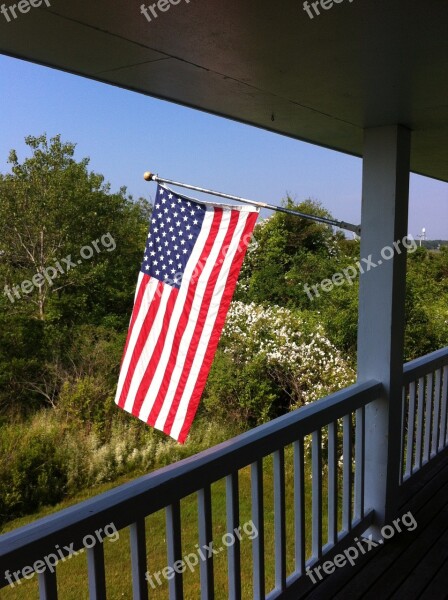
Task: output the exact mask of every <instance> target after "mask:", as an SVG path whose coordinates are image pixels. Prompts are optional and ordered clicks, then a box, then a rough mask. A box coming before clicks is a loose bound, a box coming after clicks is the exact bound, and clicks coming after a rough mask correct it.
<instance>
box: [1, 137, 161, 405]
mask: <svg viewBox="0 0 448 600" xmlns="http://www.w3.org/2000/svg"><path fill="white" fill-rule="evenodd" d="M25 141H26V144H27V146H28V147H29V149H30V150H31V156H30V157H28V158H25V159H24V160H23V161H20V160H19V158H18V156H17V153H16V151H15V150H12V151H11V152H10V155H9V163H10V164H11V173H8V174H5V175H0V286H1V290H2V292H3V293H2V295H1V296H0V308H1V315H0V324H1V328H0V347H1V348H2V351H0V352H1V353H0V405H3V406H5V405H6V406H11V405H15V406H22V407H23V406H25V405H27V406H28V405H29V406H31V407H33V406H34V405H35V402H36V401H39V399H40V401H41V400H42V399H45V402H47V403H50V404H53V403H54V402H55V400H56V398H57V396H58V393H59V390H60V387H61V385H62V383H63V380H64V379H65V378H66V377H67V374H69V373H70V372H71V370H72V369H73V364H72V363H73V360H72V358H71V355H70V346H71V340H72V339H73V338H74V337H75V331H76V328H79V327H82V326H85V325H88V326H90V327H91V328H99V330H100V331H102V329H101V328H102V327H103V328H104V327H106V328H113V329H115V330H117V331H121V330H123V329H125V327H126V326H127V323H128V322H129V317H130V312H131V309H132V300H133V295H134V290H135V284H136V280H137V274H138V270H139V265H140V262H141V258H142V249H143V247H144V240H145V237H146V233H147V228H148V221H149V216H150V211H151V207H150V205H149V203H148V202H146V201H145V200H143V199H140V200H139V201H137V202H134V201H133V199H132V197H130V196H127V194H126V188H124V187H123V188H121V189H120V190H119V192H118V193H111V190H110V185H109V184H107V183H105V181H104V177H103V176H102V175H99V174H97V173H93V172H91V171H89V170H88V164H89V159H87V158H84V159H81V160H79V161H77V160H76V159H75V144H72V143H69V142H63V141H62V140H61V137H60V136H59V135H57V136H55V137H54V138H51V139H50V140H48V139H47V137H46V136H45V135H42V136H39V137H32V136H30V137H27V138H26V139H25ZM92 336H93V337H94V334H93V332H92ZM118 361H119V359H117V363H118Z"/></svg>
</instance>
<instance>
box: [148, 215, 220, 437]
mask: <svg viewBox="0 0 448 600" xmlns="http://www.w3.org/2000/svg"><path fill="white" fill-rule="evenodd" d="M230 217H231V214H230V211H225V212H223V215H222V219H221V223H220V225H219V230H218V234H217V236H216V238H215V240H214V242H213V246H212V249H211V252H210V255H209V257H208V259H207V262H206V264H205V266H204V270H203V271H202V273H201V275H200V277H199V280H198V285H197V287H196V291H195V295H194V298H193V302H192V305H191V311H190V316H189V319H188V322H187V326H186V328H185V331H184V332H183V334H182V340H181V342H180V350H179V353H178V355H177V359H176V364H175V366H174V369H173V374H172V376H171V379H170V384H169V387H168V390H167V393H166V396H165V399H164V401H163V405H162V407H161V410H160V412H159V415H158V417H157V421H156V424H155V427H156V428H157V429H163V427H164V425H165V421H166V419H167V417H168V413H169V411H170V409H171V405H172V403H173V400H174V395H175V392H176V389H177V386H178V384H179V380H180V378H181V375H182V373H183V369H184V365H185V361H186V359H187V356H188V354H189V348H190V344H191V340H192V338H193V335H194V332H195V330H196V324H197V320H198V317H199V314H200V312H201V306H202V302H203V299H204V295H205V292H206V291H207V285H208V281H209V279H210V275H211V273H212V271H213V268H214V267H215V265H216V261H217V259H218V258H219V254H220V252H221V251H222V245H223V243H224V240H225V237H226V234H227V230H228V228H229V225H230Z"/></svg>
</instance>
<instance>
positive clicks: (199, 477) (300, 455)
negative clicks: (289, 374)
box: [0, 382, 382, 600]
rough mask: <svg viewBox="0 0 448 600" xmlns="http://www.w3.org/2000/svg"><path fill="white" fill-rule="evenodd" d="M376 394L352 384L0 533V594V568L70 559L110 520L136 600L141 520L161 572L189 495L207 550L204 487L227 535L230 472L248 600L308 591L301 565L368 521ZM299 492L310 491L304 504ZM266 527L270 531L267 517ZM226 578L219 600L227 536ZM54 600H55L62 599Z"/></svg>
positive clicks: (235, 579) (144, 590)
mask: <svg viewBox="0 0 448 600" xmlns="http://www.w3.org/2000/svg"><path fill="white" fill-rule="evenodd" d="M381 391H382V386H381V384H379V383H377V382H369V383H365V384H358V385H354V386H352V387H350V388H347V389H345V390H342V391H340V392H337V393H335V394H332V395H331V396H328V397H327V398H324V399H322V400H319V401H317V402H314V403H312V404H310V405H308V406H305V407H303V408H301V409H299V410H296V411H294V412H292V413H290V414H287V415H284V416H282V417H280V418H278V419H275V420H274V421H271V422H270V423H267V424H265V425H262V426H260V427H257V428H255V429H253V430H251V431H248V432H247V433H244V434H243V435H240V436H238V437H237V438H235V439H233V440H230V441H228V442H225V443H223V444H220V445H219V446H216V447H214V448H212V449H210V450H207V451H205V452H202V453H200V454H198V455H196V456H194V457H191V458H188V459H185V460H183V461H180V462H178V463H176V464H173V465H170V466H168V467H166V468H163V469H160V470H158V471H156V472H154V473H152V474H150V475H147V476H144V477H142V478H140V479H137V480H136V481H134V482H132V483H128V484H125V485H123V486H120V487H117V488H115V489H113V490H111V491H109V492H107V493H105V494H101V495H99V496H97V497H95V498H93V499H91V500H88V501H86V502H83V503H81V504H79V505H76V506H74V507H72V508H68V509H66V510H63V511H61V512H59V513H57V514H55V515H52V516H49V517H46V518H44V519H40V520H39V521H36V522H34V523H32V524H30V525H28V526H25V527H22V528H20V529H17V530H15V531H13V532H11V533H8V534H6V535H3V536H2V537H1V538H0V578H1V579H0V586H1V587H4V586H6V585H7V583H8V582H7V581H6V579H5V576H4V573H5V572H6V571H9V572H21V571H22V569H23V567H24V566H25V565H33V564H34V563H35V562H36V561H39V560H42V558H43V557H44V556H46V555H48V554H50V553H52V552H53V551H54V548H55V545H58V546H59V547H60V548H63V547H64V546H67V547H68V546H70V547H71V548H72V549H74V550H79V549H80V548H81V547H82V540H83V538H85V536H89V535H91V534H92V533H93V532H94V531H95V530H98V529H99V528H104V527H106V526H107V525H108V524H110V523H111V522H113V523H114V525H115V527H116V528H117V529H118V530H120V529H124V528H129V531H130V545H131V548H130V549H131V565H129V569H130V570H132V585H133V598H134V600H147V598H148V584H147V581H146V580H145V573H146V572H147V570H149V571H151V564H148V558H147V553H146V531H147V529H146V528H147V525H146V523H145V518H146V517H147V516H148V515H151V514H153V513H155V512H156V511H159V510H165V513H166V552H167V565H169V566H171V567H172V566H173V565H174V564H175V563H176V561H181V560H182V556H183V545H182V512H181V505H180V502H181V500H182V499H183V498H186V497H187V496H189V495H190V494H196V496H197V510H198V539H197V543H198V544H200V545H201V546H204V545H209V544H210V543H211V542H212V540H213V531H214V518H213V514H212V488H211V486H212V484H213V483H215V482H217V481H218V480H220V479H224V480H225V485H226V515H227V516H226V520H227V523H226V528H227V531H228V532H233V531H234V530H235V528H238V526H240V525H241V523H240V514H239V506H240V489H239V473H240V472H241V470H242V469H245V468H246V467H249V468H250V478H251V486H250V487H251V513H252V521H253V525H254V526H255V527H256V530H257V532H258V535H257V537H255V538H254V539H253V540H252V561H251V570H252V572H251V574H250V575H249V574H248V573H247V572H245V573H244V577H245V578H246V577H251V578H252V586H253V591H254V598H258V599H264V598H270V599H271V600H272V599H274V598H282V597H286V596H287V595H288V597H289V595H290V594H293V597H296V595H297V593H298V591H299V589H300V588H301V586H303V585H305V583H309V581H307V578H306V577H305V569H306V567H307V566H315V565H318V564H319V563H320V562H322V561H323V559H324V558H325V559H328V557H330V556H332V555H334V554H335V553H336V552H338V551H340V550H341V549H342V548H344V547H345V546H348V545H349V544H350V540H353V537H354V536H355V535H360V534H361V533H363V532H364V531H365V530H366V529H367V527H368V526H369V525H370V524H371V522H372V519H373V511H371V510H370V509H369V507H366V506H365V503H364V475H365V473H364V466H365V406H366V405H367V404H369V403H370V402H372V401H374V400H376V399H377V398H378V397H379V395H380V394H381ZM271 462H272V469H273V488H274V489H273V497H274V500H273V515H274V516H273V521H274V536H273V537H274V542H273V543H274V552H275V561H274V562H275V567H274V571H275V573H274V581H275V583H274V585H273V586H270V587H271V588H272V589H266V587H267V586H266V581H267V577H266V564H267V561H266V554H267V550H266V548H265V524H267V523H268V521H267V518H266V507H265V500H264V498H265V494H264V492H265V479H266V475H265V474H266V468H267V466H269V468H270V465H271ZM268 463H269V465H268ZM285 463H287V465H288V469H285ZM310 478H311V483H310ZM306 488H308V490H310V492H311V494H310V495H311V501H310V502H308V501H307V496H306V493H305V489H306ZM291 496H292V497H293V498H294V501H293V503H292V504H293V506H292V507H291V506H289V504H290V503H289V502H288V506H286V498H287V497H290V498H291ZM308 497H309V494H308ZM287 510H288V521H287V518H286V514H287ZM291 510H292V516H291ZM190 518H191V517H190ZM269 519H270V521H269V523H268V524H269V526H270V523H271V521H272V518H271V517H270V518H269ZM307 540H309V544H308V545H307ZM287 543H288V544H287ZM291 545H292V546H293V548H294V556H293V560H292V561H291V560H290V561H287V548H288V549H289V548H290V547H291ZM186 550H188V548H186ZM184 551H185V548H184ZM271 552H272V550H271ZM288 552H289V550H288ZM87 559H88V579H89V594H90V599H91V600H104V599H105V598H106V597H107V595H106V583H105V581H106V577H105V562H104V548H103V544H102V543H99V544H96V545H95V546H94V547H93V548H89V549H87ZM288 565H289V568H288ZM291 565H292V566H291ZM124 567H126V565H124ZM122 568H123V567H122ZM178 571H179V570H178ZM178 571H175V574H174V576H173V577H172V578H171V579H170V581H169V597H170V599H171V600H180V599H181V598H183V574H182V572H178ZM57 572H58V567H56V569H55V571H54V572H50V571H49V570H48V569H47V570H44V571H43V572H42V573H39V590H40V597H41V600H56V599H57V598H58V590H57V587H58V586H57V583H56V581H57V580H56V577H57ZM227 575H228V596H229V598H230V599H231V600H239V599H240V598H241V588H242V569H241V556H240V541H239V539H236V540H235V543H234V544H232V545H231V546H229V547H228V548H227ZM200 587H201V598H202V599H204V600H205V599H206V600H211V599H213V598H214V597H215V582H214V569H213V555H212V556H210V557H207V559H206V560H203V561H201V564H200ZM61 595H62V597H64V594H63V591H61Z"/></svg>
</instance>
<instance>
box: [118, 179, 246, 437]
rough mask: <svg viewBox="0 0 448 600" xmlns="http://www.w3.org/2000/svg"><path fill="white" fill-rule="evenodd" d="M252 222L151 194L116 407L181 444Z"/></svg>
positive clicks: (163, 193) (171, 195)
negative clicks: (142, 253)
mask: <svg viewBox="0 0 448 600" xmlns="http://www.w3.org/2000/svg"><path fill="white" fill-rule="evenodd" d="M257 217H258V209H256V208H253V207H251V206H250V207H248V206H224V205H215V204H210V203H201V202H198V201H196V200H192V199H190V198H186V197H183V196H180V195H178V194H176V193H175V192H173V191H171V190H170V189H168V188H166V187H165V186H162V185H159V186H158V188H157V197H156V199H155V204H154V208H153V213H152V218H151V226H150V230H149V234H148V239H147V242H146V248H145V254H144V257H143V262H142V266H141V269H140V273H139V277H138V283H137V290H136V293H135V301H134V309H133V312H132V317H131V322H130V326H129V332H128V337H127V341H126V346H125V350H124V355H123V360H122V364H121V372H120V378H119V382H118V389H117V394H116V398H115V402H116V403H117V404H118V406H120V407H121V408H123V409H124V410H125V411H127V412H129V413H131V414H132V415H134V416H135V417H138V418H139V419H141V420H142V421H145V422H146V423H148V425H151V426H153V427H155V428H156V429H160V430H161V431H164V432H165V433H166V434H168V435H170V436H171V437H173V438H174V439H176V440H178V441H179V442H181V443H183V442H184V441H185V438H186V437H187V435H188V432H189V429H190V427H191V424H192V422H193V419H194V416H195V414H196V411H197V408H198V405H199V401H200V398H201V395H202V392H203V390H204V387H205V383H206V380H207V376H208V373H209V371H210V367H211V365H212V361H213V357H214V355H215V352H216V348H217V346H218V341H219V337H220V335H221V331H222V328H223V326H224V321H225V318H226V315H227V311H228V309H229V305H230V302H231V300H232V296H233V292H234V290H235V286H236V282H237V279H238V275H239V272H240V269H241V265H242V263H243V259H244V255H245V253H246V250H247V246H248V244H249V241H250V237H251V234H252V231H253V228H254V226H255V222H256V220H257Z"/></svg>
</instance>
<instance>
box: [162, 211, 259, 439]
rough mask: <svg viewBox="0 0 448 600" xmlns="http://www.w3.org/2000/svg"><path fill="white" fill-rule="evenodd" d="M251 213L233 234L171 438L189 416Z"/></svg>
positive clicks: (246, 215)
mask: <svg viewBox="0 0 448 600" xmlns="http://www.w3.org/2000/svg"><path fill="white" fill-rule="evenodd" d="M248 214H249V213H241V214H240V217H239V220H238V224H237V227H236V229H235V232H234V234H233V238H232V242H231V245H230V247H229V249H228V251H227V254H226V257H225V259H224V262H223V264H222V267H221V271H220V273H219V276H218V280H217V282H216V286H215V290H214V293H213V297H212V302H211V304H210V307H209V310H208V313H207V317H206V320H205V326H204V329H203V331H202V335H201V339H200V340H199V344H198V348H197V352H196V356H195V357H194V361H193V364H192V367H191V370H190V374H189V376H188V380H187V384H186V386H185V389H184V393H183V394H182V398H181V401H180V403H179V407H178V409H177V413H176V417H175V419H174V422H173V426H172V428H171V432H170V436H171V437H173V438H175V439H177V438H178V437H179V434H180V432H181V430H182V427H183V424H184V422H185V417H186V415H187V411H188V406H189V404H190V400H191V396H192V394H193V391H194V387H195V385H196V381H197V376H198V373H199V372H200V369H201V367H202V363H203V361H204V356H205V352H206V350H207V348H208V343H209V341H210V337H211V335H212V332H213V330H214V328H215V322H216V318H217V316H218V311H219V307H220V305H221V300H222V296H223V294H224V290H225V288H226V284H227V279H228V276H229V272H230V269H231V266H232V263H233V260H234V258H235V254H236V252H237V250H238V247H239V244H240V241H241V236H242V235H243V232H244V228H245V226H246V221H247V217H248Z"/></svg>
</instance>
